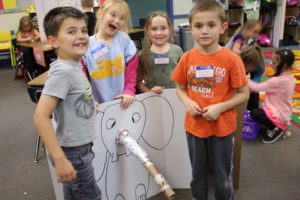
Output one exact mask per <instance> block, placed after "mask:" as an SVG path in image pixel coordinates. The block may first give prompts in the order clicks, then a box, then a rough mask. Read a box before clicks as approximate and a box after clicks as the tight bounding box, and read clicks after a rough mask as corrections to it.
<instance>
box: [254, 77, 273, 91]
mask: <svg viewBox="0 0 300 200" xmlns="http://www.w3.org/2000/svg"><path fill="white" fill-rule="evenodd" d="M273 79H274V78H271V79H269V80H267V81H265V82H263V83H256V82H254V81H252V80H249V79H248V86H249V89H250V90H251V91H253V92H261V91H264V92H270V91H271V90H272V88H273Z"/></svg>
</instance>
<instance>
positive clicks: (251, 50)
mask: <svg viewBox="0 0 300 200" xmlns="http://www.w3.org/2000/svg"><path fill="white" fill-rule="evenodd" d="M240 56H241V58H242V61H243V63H244V65H245V67H247V66H254V67H255V70H258V69H260V68H263V67H264V57H263V55H262V51H261V49H260V47H259V46H256V45H253V46H247V47H245V48H243V49H242V51H241V54H240Z"/></svg>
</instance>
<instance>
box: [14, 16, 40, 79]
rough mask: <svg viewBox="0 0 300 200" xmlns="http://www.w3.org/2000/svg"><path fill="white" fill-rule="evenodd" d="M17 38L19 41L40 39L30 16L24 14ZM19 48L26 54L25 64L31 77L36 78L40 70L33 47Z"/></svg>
mask: <svg viewBox="0 0 300 200" xmlns="http://www.w3.org/2000/svg"><path fill="white" fill-rule="evenodd" d="M16 39H17V42H36V41H38V40H40V34H39V32H38V31H37V30H36V29H34V27H33V24H32V21H31V19H30V18H29V16H24V17H22V18H21V19H20V23H19V29H18V32H17V37H16ZM19 49H20V51H22V52H23V54H24V65H25V68H26V70H27V71H28V72H29V74H30V76H31V77H30V78H34V77H35V76H37V75H38V74H39V73H40V71H39V70H38V68H37V67H35V66H36V65H37V64H36V62H35V59H34V56H33V51H32V48H29V47H24V46H20V47H19Z"/></svg>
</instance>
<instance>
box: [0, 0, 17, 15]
mask: <svg viewBox="0 0 300 200" xmlns="http://www.w3.org/2000/svg"><path fill="white" fill-rule="evenodd" d="M20 10H21V4H20V0H0V13H9V12H18V11H20Z"/></svg>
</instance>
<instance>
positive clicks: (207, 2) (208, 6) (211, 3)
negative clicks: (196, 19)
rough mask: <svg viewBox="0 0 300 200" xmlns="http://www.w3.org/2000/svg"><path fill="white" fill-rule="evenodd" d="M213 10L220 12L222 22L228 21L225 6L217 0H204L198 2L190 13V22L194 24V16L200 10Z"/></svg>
mask: <svg viewBox="0 0 300 200" xmlns="http://www.w3.org/2000/svg"><path fill="white" fill-rule="evenodd" d="M204 11H213V12H215V13H217V14H218V16H219V17H220V19H221V21H222V22H226V21H227V18H226V14H225V11H224V8H223V6H222V5H221V4H220V3H218V2H216V1H215V0H204V1H201V2H200V3H196V4H195V5H194V7H193V8H192V10H191V11H190V14H189V22H190V24H192V19H193V16H194V15H195V14H197V13H199V12H204Z"/></svg>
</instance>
